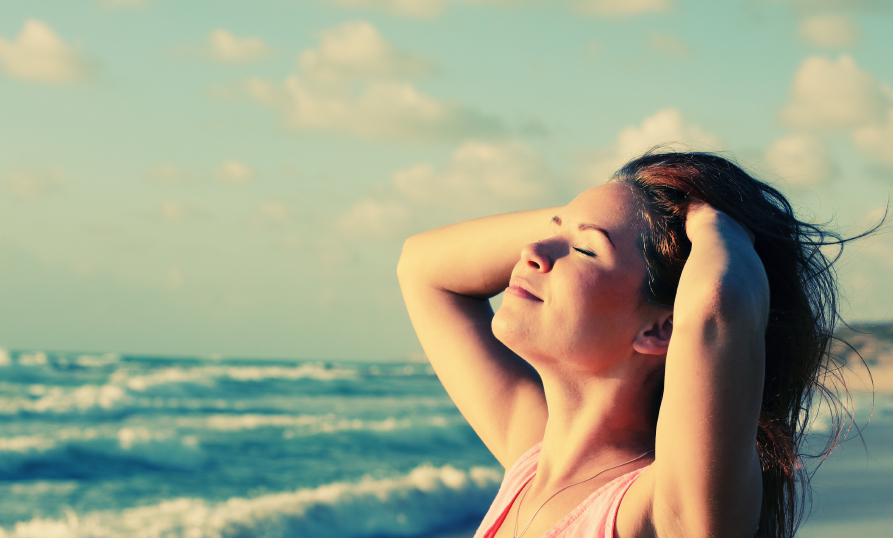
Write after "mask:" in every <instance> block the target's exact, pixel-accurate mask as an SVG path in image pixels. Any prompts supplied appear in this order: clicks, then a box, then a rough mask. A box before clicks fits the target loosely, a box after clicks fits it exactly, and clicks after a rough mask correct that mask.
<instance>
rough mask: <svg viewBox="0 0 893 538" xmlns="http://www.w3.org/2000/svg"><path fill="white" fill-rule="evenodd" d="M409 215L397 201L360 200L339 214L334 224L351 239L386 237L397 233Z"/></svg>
mask: <svg viewBox="0 0 893 538" xmlns="http://www.w3.org/2000/svg"><path fill="white" fill-rule="evenodd" d="M411 215H412V213H411V212H410V210H409V209H408V208H407V207H406V206H404V205H403V204H401V203H399V202H393V201H390V202H380V201H377V200H362V201H360V202H357V203H356V204H354V205H353V206H352V207H351V208H350V209H349V210H348V211H347V212H346V213H344V214H343V215H341V216H340V217H339V218H338V219H337V221H336V223H335V226H336V228H337V229H338V231H340V232H341V233H342V234H343V235H345V236H347V237H349V238H352V239H386V238H389V237H393V236H394V235H396V234H399V233H400V232H401V231H402V230H403V229H404V227H405V225H406V223H407V222H408V221H409V218H410V216H411Z"/></svg>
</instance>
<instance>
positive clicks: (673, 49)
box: [648, 33, 692, 58]
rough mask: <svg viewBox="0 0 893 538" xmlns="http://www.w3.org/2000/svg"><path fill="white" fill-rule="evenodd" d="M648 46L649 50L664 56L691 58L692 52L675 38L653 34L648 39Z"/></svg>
mask: <svg viewBox="0 0 893 538" xmlns="http://www.w3.org/2000/svg"><path fill="white" fill-rule="evenodd" d="M648 46H649V47H650V48H651V50H653V51H655V52H658V53H660V54H664V55H666V56H675V57H677V58H685V57H687V56H691V54H692V51H691V48H689V46H688V45H686V44H685V43H683V42H682V41H681V40H679V39H678V38H676V37H673V36H671V35H667V34H661V33H654V34H651V37H649V38H648Z"/></svg>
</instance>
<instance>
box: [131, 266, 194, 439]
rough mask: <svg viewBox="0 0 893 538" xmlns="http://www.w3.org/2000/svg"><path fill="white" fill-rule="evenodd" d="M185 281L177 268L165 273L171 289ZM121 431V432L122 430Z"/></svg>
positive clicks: (180, 270)
mask: <svg viewBox="0 0 893 538" xmlns="http://www.w3.org/2000/svg"><path fill="white" fill-rule="evenodd" d="M185 281H186V278H185V277H184V275H183V270H182V269H180V268H179V267H171V268H170V270H169V271H168V272H167V285H168V287H170V288H172V289H177V288H181V287H183V283H184V282H185ZM122 431H123V430H122Z"/></svg>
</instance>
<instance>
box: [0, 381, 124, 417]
mask: <svg viewBox="0 0 893 538" xmlns="http://www.w3.org/2000/svg"><path fill="white" fill-rule="evenodd" d="M29 393H30V394H31V395H32V396H39V398H37V399H33V398H22V397H12V398H2V397H0V414H4V415H15V414H18V413H22V412H30V413H56V414H60V413H70V412H79V413H84V412H86V411H89V410H91V409H103V410H111V409H116V408H121V407H123V406H124V405H125V404H127V403H130V401H132V398H130V397H129V396H128V395H127V394H126V391H125V390H124V389H123V388H121V387H119V386H117V385H82V386H80V387H77V388H75V389H70V388H63V387H49V388H48V387H46V386H45V385H32V386H31V387H29Z"/></svg>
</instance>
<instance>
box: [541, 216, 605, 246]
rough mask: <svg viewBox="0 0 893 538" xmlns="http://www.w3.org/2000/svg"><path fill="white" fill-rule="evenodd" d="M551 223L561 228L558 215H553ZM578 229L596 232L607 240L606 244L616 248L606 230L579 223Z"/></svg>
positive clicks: (590, 224) (593, 225)
mask: <svg viewBox="0 0 893 538" xmlns="http://www.w3.org/2000/svg"><path fill="white" fill-rule="evenodd" d="M552 222H554V223H555V224H557V225H558V226H561V217H559V216H558V215H555V216H554V217H552ZM578 228H579V230H580V231H581V232H584V231H596V232H599V233H601V234H602V235H604V236H605V239H607V240H608V243H611V246H612V247H614V248H617V247H616V246H615V245H614V241H612V240H611V234H609V233H608V230H605V229H604V228H602V227H601V226H596V225H595V224H592V223H591V222H581V223H580V226H578Z"/></svg>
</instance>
